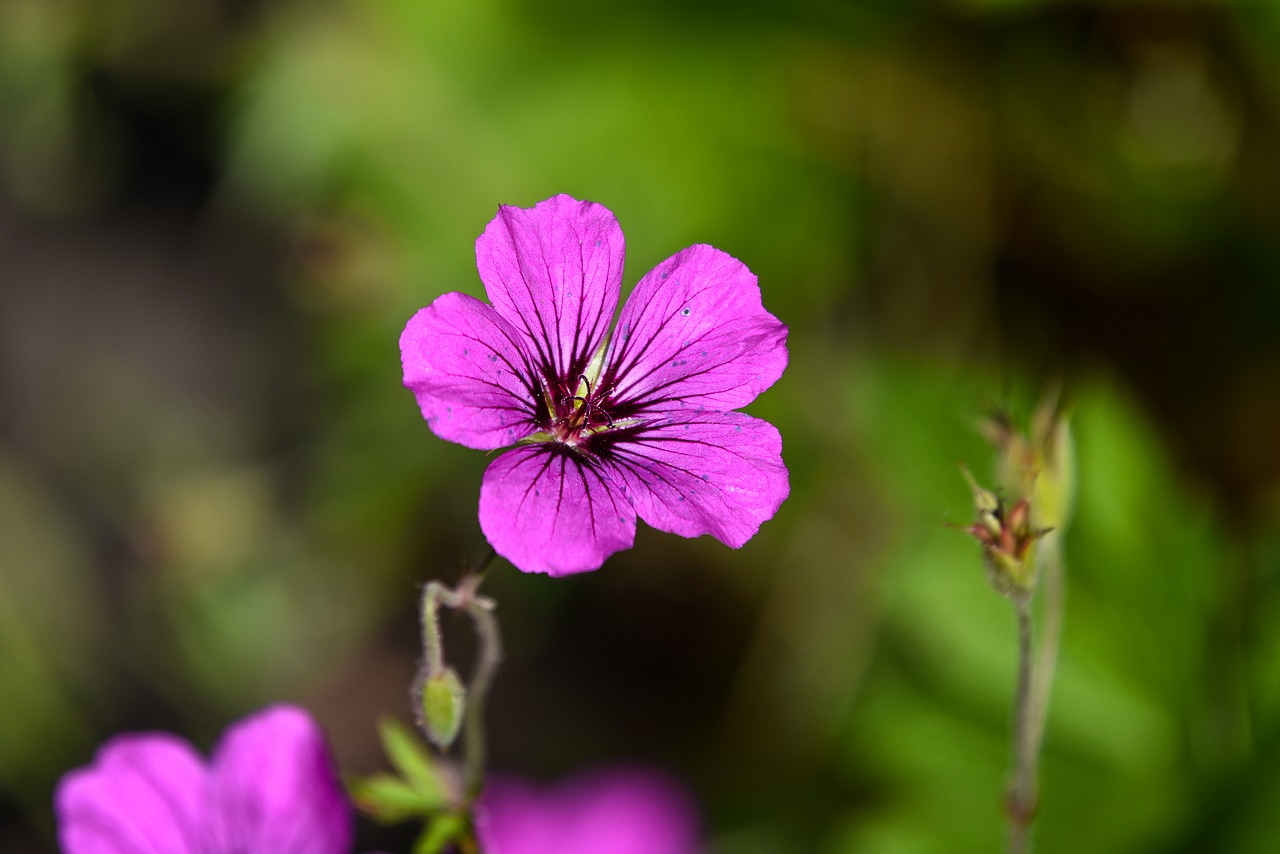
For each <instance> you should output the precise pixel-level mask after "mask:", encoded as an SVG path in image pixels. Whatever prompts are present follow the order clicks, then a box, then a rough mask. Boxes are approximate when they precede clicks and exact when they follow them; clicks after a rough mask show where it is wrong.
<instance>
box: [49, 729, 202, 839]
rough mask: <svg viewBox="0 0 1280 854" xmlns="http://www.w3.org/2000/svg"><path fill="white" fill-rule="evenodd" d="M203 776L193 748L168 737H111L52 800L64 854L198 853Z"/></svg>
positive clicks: (65, 777)
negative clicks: (88, 764) (87, 764)
mask: <svg viewBox="0 0 1280 854" xmlns="http://www.w3.org/2000/svg"><path fill="white" fill-rule="evenodd" d="M206 777H207V775H206V772H205V768H204V764H203V763H202V761H201V759H200V756H199V754H197V753H196V751H195V750H194V749H193V748H192V747H191V745H190V744H188V743H187V742H185V741H183V740H182V739H180V738H178V737H177V736H172V735H168V734H166V733H141V734H131V735H121V736H116V737H115V738H113V739H111V740H110V741H108V742H106V743H105V744H104V745H103V746H102V747H101V748H100V749H99V750H98V755H97V757H96V758H95V760H94V763H93V764H92V765H90V766H87V767H85V768H78V769H76V770H75V771H72V772H70V773H69V774H67V775H66V776H64V777H63V778H62V781H61V782H60V783H59V784H58V791H57V793H56V794H55V796H54V807H55V809H56V811H57V813H58V840H59V842H60V843H61V846H62V850H63V851H65V852H67V854H200V852H203V851H204V850H205V848H204V841H205V838H204V831H205V826H206V812H205V803H204V802H205V792H206V789H205V784H206Z"/></svg>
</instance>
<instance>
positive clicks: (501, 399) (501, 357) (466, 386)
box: [400, 293, 541, 451]
mask: <svg viewBox="0 0 1280 854" xmlns="http://www.w3.org/2000/svg"><path fill="white" fill-rule="evenodd" d="M521 340H522V333H520V332H519V331H517V330H516V329H515V327H513V326H512V325H511V324H509V323H507V322H506V321H505V320H503V319H502V318H501V317H499V316H498V313H497V312H495V311H494V310H493V309H492V308H491V307H489V306H487V305H485V304H484V303H482V302H480V300H478V299H475V298H474V297H469V296H467V295H465V294H459V293H450V294H444V295H443V296H441V297H439V298H438V299H437V300H436V301H435V302H433V303H431V305H429V306H427V307H426V308H424V309H422V310H420V311H419V312H418V313H417V314H415V315H414V316H413V317H412V318H411V319H410V320H409V323H408V325H406V326H405V328H404V332H403V333H402V334H401V336H400V358H401V361H402V362H403V364H404V384H405V386H407V387H408V388H410V389H411V390H412V391H413V394H414V397H416V398H417V399H418V406H419V407H420V408H421V409H422V416H423V417H424V418H426V419H427V424H428V425H429V426H430V427H431V429H432V431H434V432H435V434H436V435H437V436H439V437H440V438H441V439H448V440H449V441H451V442H457V443H459V444H461V445H466V446H467V447H469V448H479V449H481V450H486V451H488V450H493V449H494V448H501V447H504V446H506V445H511V444H514V443H515V442H516V441H517V440H518V439H521V438H524V437H525V436H526V435H528V434H529V433H531V432H532V431H533V430H534V429H536V428H535V427H534V426H533V418H534V411H533V407H534V405H535V401H536V400H537V399H539V397H540V396H541V391H540V390H536V389H535V386H534V385H532V384H533V383H534V382H535V380H534V379H533V369H532V367H531V366H530V365H529V362H528V358H527V356H526V354H525V350H524V346H523V344H522V343H521ZM536 388H537V389H540V386H538V387H536Z"/></svg>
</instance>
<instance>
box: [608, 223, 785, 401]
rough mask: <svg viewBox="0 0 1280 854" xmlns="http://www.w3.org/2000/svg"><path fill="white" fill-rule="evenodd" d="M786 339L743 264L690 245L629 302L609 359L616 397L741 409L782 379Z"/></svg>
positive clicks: (639, 287)
mask: <svg viewBox="0 0 1280 854" xmlns="http://www.w3.org/2000/svg"><path fill="white" fill-rule="evenodd" d="M786 339H787V327H786V326H784V325H783V324H782V323H780V322H779V321H778V319H777V318H776V317H774V316H773V315H772V314H770V313H769V312H767V311H765V310H764V307H763V305H762V304H761V302H760V286H759V285H758V284H757V283H756V277H755V275H754V274H752V272H751V271H750V270H748V269H747V268H746V266H745V265H744V264H743V263H742V262H741V261H739V260H738V259H736V258H734V257H733V256H731V255H727V254H725V253H724V252H721V251H720V250H719V249H715V248H713V247H711V246H703V245H698V246H690V247H689V248H688V249H685V250H684V251H682V252H678V253H676V254H675V255H673V256H671V257H670V258H668V259H667V260H666V261H663V262H662V263H661V264H659V265H658V266H657V267H655V268H654V269H653V270H652V271H650V272H649V273H648V275H646V276H645V277H644V278H643V279H641V280H640V283H639V284H637V285H636V288H635V290H634V291H633V292H632V293H631V296H630V297H628V298H627V304H626V305H625V306H623V308H622V315H621V316H620V317H619V318H618V328H617V331H616V332H615V333H614V339H613V345H612V352H611V353H610V355H609V360H608V365H609V371H610V372H611V375H612V385H613V389H614V390H613V398H614V399H615V400H618V401H623V402H626V403H631V404H635V405H636V406H637V407H639V408H641V409H645V410H649V411H654V410H659V411H661V410H672V409H679V408H681V407H685V406H688V407H692V408H695V409H703V408H705V409H712V410H720V411H728V410H730V409H737V408H738V407H740V406H745V405H746V404H748V403H750V402H751V401H752V400H755V398H756V395H758V394H760V392H762V391H764V390H765V389H766V388H768V387H769V386H771V385H773V384H774V382H776V381H777V379H778V377H780V376H782V371H783V369H784V368H786V366H787V348H786Z"/></svg>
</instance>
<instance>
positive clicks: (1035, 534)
mask: <svg viewBox="0 0 1280 854" xmlns="http://www.w3.org/2000/svg"><path fill="white" fill-rule="evenodd" d="M964 476H965V478H966V479H967V480H968V481H969V487H970V489H972V490H973V504H974V509H975V510H976V511H977V518H976V519H975V520H974V522H973V524H972V525H969V526H968V527H966V528H964V529H963V530H964V531H966V532H968V533H969V534H971V535H973V537H974V538H975V539H977V541H978V542H979V543H981V544H982V556H983V558H984V559H985V561H986V565H987V576H988V579H989V580H990V581H991V586H992V587H994V588H995V589H996V590H997V591H998V592H1000V593H1001V594H1003V595H1005V596H1009V597H1011V598H1021V597H1027V596H1030V595H1031V594H1032V593H1033V592H1034V591H1035V585H1036V563H1035V544H1036V541H1037V540H1039V539H1040V538H1041V537H1043V536H1044V535H1045V534H1047V533H1049V529H1047V528H1032V527H1031V504H1030V502H1029V501H1027V499H1025V498H1020V499H1018V500H1017V501H1015V502H1014V503H1013V505H1012V506H1008V505H1006V504H1005V501H1004V499H1002V498H1001V497H1000V496H998V495H997V494H996V493H994V492H991V491H990V490H987V489H983V488H982V487H981V486H979V485H978V482H977V481H975V480H974V479H973V475H971V474H969V470H968V469H964Z"/></svg>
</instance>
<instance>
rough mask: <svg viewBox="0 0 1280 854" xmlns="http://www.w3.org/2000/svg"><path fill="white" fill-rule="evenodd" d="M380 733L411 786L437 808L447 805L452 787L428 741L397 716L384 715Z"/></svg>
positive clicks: (396, 767) (389, 753) (389, 755)
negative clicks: (442, 775)
mask: <svg viewBox="0 0 1280 854" xmlns="http://www.w3.org/2000/svg"><path fill="white" fill-rule="evenodd" d="M378 734H379V735H380V736H381V738H382V749H383V750H385V751H386V753H387V758H388V759H390V760H391V764H392V765H393V766H395V769H396V770H397V771H399V772H400V776H401V777H403V778H404V780H405V782H406V783H407V784H408V786H409V787H410V788H411V789H412V790H413V791H415V792H417V793H418V794H419V795H421V796H422V798H423V799H424V801H426V802H428V803H430V804H432V807H433V808H434V809H439V808H440V807H443V806H445V804H447V803H448V800H449V799H448V795H447V792H448V787H447V786H446V785H445V782H444V780H442V779H441V776H440V769H439V767H438V766H437V765H436V762H435V760H434V759H433V758H432V756H431V753H430V752H429V751H428V750H427V747H426V745H425V744H423V743H422V742H421V741H419V740H418V737H417V736H416V735H414V733H413V732H412V731H411V730H410V729H409V728H408V727H406V726H405V725H404V724H402V723H401V722H400V721H398V720H396V719H395V718H384V719H383V720H382V722H381V723H380V724H379V725H378Z"/></svg>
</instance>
